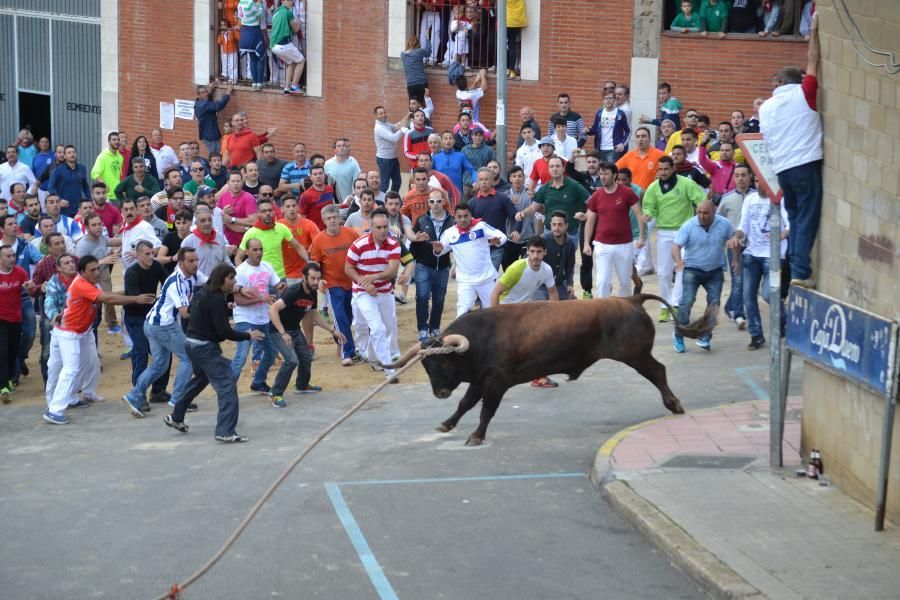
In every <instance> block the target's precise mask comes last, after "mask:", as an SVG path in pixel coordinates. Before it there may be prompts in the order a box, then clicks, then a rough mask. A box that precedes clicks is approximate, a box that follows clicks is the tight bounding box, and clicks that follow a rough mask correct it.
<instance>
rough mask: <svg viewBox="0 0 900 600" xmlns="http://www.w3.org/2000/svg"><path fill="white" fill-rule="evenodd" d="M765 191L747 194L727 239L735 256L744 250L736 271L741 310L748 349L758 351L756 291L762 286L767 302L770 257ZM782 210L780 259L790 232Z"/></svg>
mask: <svg viewBox="0 0 900 600" xmlns="http://www.w3.org/2000/svg"><path fill="white" fill-rule="evenodd" d="M764 194H765V192H762V191H760V192H759V193H750V194H748V195H747V197H746V199H745V200H744V206H743V208H742V209H741V220H740V223H739V224H738V227H737V229H736V230H735V232H734V237H733V238H732V239H731V240H729V242H728V247H729V248H731V249H733V250H732V251H733V252H735V253H738V252H740V251H741V249H742V248H743V254H742V255H741V259H740V260H741V262H740V264H738V265H736V266H735V269H739V270H742V271H743V283H744V289H743V292H744V299H743V304H744V310H745V311H746V312H747V321H748V329H749V333H750V344H749V345H748V346H747V350H759V349H760V348H762V347H763V346H764V345H765V343H766V338H765V336H764V335H763V326H762V319H761V317H760V315H759V298H758V296H759V291H760V283H762V296H763V299H764V300H766V302H768V301H769V283H768V282H769V258H770V256H771V248H772V246H771V244H770V241H769V240H770V237H769V231H770V225H769V218H770V216H771V214H772V210H773V209H775V207H774V206H773V205H772V203H771V202H770V201H769V199H768V198H767V197H766V196H765V195H764ZM779 210H781V256H780V258H781V259H782V260H783V259H784V257H785V254H786V252H787V237H788V235H789V231H790V225H789V222H788V215H787V211H786V210H785V207H784V204H783V203H782V204H781V205H780V206H779Z"/></svg>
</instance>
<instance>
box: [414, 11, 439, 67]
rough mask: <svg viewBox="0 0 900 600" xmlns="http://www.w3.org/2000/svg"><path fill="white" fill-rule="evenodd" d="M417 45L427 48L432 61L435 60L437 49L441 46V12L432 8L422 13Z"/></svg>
mask: <svg viewBox="0 0 900 600" xmlns="http://www.w3.org/2000/svg"><path fill="white" fill-rule="evenodd" d="M419 45H420V46H421V47H422V48H425V49H426V50H428V52H429V58H431V61H432V62H436V61H437V57H438V50H439V49H440V47H441V13H439V12H436V11H432V10H426V11H425V12H423V13H422V26H421V28H420V29H419Z"/></svg>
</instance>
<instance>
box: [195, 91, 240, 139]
mask: <svg viewBox="0 0 900 600" xmlns="http://www.w3.org/2000/svg"><path fill="white" fill-rule="evenodd" d="M215 89H216V82H215V81H213V82H212V83H210V84H209V85H199V86H197V99H196V100H194V118H196V119H197V129H198V130H199V133H200V141H202V142H203V145H204V146H206V151H207V152H209V153H213V152H219V151H220V150H221V149H222V145H221V143H220V140H221V139H222V132H221V131H220V130H219V119H218V116H219V111H221V110H222V109H223V108H225V105H227V104H228V100H230V99H231V86H230V85H229V86H228V87H226V88H225V95H224V96H222V97H221V98H220V99H219V100H213V99H211V98H210V96H211V95H212V93H213V90H215Z"/></svg>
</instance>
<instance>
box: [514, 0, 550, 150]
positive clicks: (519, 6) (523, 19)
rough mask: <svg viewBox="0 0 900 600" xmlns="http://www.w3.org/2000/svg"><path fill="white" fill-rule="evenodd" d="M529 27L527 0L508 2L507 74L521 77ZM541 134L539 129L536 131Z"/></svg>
mask: <svg viewBox="0 0 900 600" xmlns="http://www.w3.org/2000/svg"><path fill="white" fill-rule="evenodd" d="M525 27H528V15H527V14H526V13H525V0H507V2H506V76H507V77H519V76H520V75H521V73H522V69H521V67H520V65H519V60H520V57H521V55H522V29H524V28H525ZM535 135H536V136H540V135H541V133H540V132H539V131H535ZM520 145H521V144H520Z"/></svg>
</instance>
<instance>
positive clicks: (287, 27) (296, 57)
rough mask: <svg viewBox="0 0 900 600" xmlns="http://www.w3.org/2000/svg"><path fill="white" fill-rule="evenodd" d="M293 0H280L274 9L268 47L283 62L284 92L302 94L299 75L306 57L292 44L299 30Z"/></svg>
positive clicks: (301, 73)
mask: <svg viewBox="0 0 900 600" xmlns="http://www.w3.org/2000/svg"><path fill="white" fill-rule="evenodd" d="M293 11H294V0H281V6H279V7H278V10H276V11H275V16H274V17H273V18H272V32H271V33H270V38H269V48H270V49H271V50H272V54H274V55H275V56H277V57H278V58H280V59H281V60H282V61H283V62H284V64H285V74H284V93H285V94H286V95H287V94H302V93H304V90H303V88H301V87H300V76H301V75H303V66H304V65H305V64H306V59H305V58H304V57H303V54H302V53H301V52H300V49H299V48H297V46H295V45H294V44H293V41H292V39H293V37H294V34H295V33H297V32H299V31H300V21H299V20H298V19H295V18H294V12H293Z"/></svg>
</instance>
